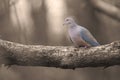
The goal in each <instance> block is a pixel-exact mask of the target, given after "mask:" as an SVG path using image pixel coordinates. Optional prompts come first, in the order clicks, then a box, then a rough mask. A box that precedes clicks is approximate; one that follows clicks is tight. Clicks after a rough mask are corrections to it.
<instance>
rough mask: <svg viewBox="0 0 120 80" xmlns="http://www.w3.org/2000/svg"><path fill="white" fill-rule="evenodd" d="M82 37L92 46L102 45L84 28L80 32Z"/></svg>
mask: <svg viewBox="0 0 120 80" xmlns="http://www.w3.org/2000/svg"><path fill="white" fill-rule="evenodd" d="M80 35H81V37H82V39H83V40H84V41H85V42H87V43H88V44H90V45H91V46H98V45H100V44H99V43H98V42H97V40H96V39H95V38H94V37H93V36H92V34H91V33H90V32H89V31H88V30H83V31H81V32H80Z"/></svg>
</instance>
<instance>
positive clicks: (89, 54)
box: [0, 40, 120, 69]
mask: <svg viewBox="0 0 120 80" xmlns="http://www.w3.org/2000/svg"><path fill="white" fill-rule="evenodd" d="M0 59H1V60H0V63H1V64H9V65H21V66H46V67H59V68H67V69H70V68H82V67H105V66H113V65H120V41H116V42H113V43H111V44H107V45H103V46H98V47H92V48H79V49H75V48H74V47H68V46H67V47H63V46H42V45H22V44H18V43H14V42H9V41H5V40H0Z"/></svg>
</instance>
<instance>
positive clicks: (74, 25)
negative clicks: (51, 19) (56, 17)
mask: <svg viewBox="0 0 120 80" xmlns="http://www.w3.org/2000/svg"><path fill="white" fill-rule="evenodd" d="M69 26H70V28H75V27H77V24H76V23H73V24H70V25H69Z"/></svg>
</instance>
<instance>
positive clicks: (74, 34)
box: [69, 29, 82, 44]
mask: <svg viewBox="0 0 120 80" xmlns="http://www.w3.org/2000/svg"><path fill="white" fill-rule="evenodd" d="M69 35H70V38H71V40H72V41H73V42H74V43H76V44H78V43H80V42H82V38H81V36H80V31H79V30H77V29H69Z"/></svg>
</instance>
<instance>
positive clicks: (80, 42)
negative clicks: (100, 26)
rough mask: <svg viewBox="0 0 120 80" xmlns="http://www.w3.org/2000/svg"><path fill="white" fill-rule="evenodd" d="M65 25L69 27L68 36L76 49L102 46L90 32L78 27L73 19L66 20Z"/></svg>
mask: <svg viewBox="0 0 120 80" xmlns="http://www.w3.org/2000/svg"><path fill="white" fill-rule="evenodd" d="M63 25H67V26H68V27H69V28H68V34H69V37H70V40H71V41H72V42H73V44H74V46H75V47H77V48H78V47H94V46H99V45H100V44H99V43H98V42H97V40H96V39H95V38H94V37H93V35H92V34H91V33H90V31H89V30H88V29H87V28H85V27H83V26H80V25H78V24H77V23H76V22H75V20H74V19H73V18H72V17H67V18H65V20H64V23H63Z"/></svg>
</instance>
